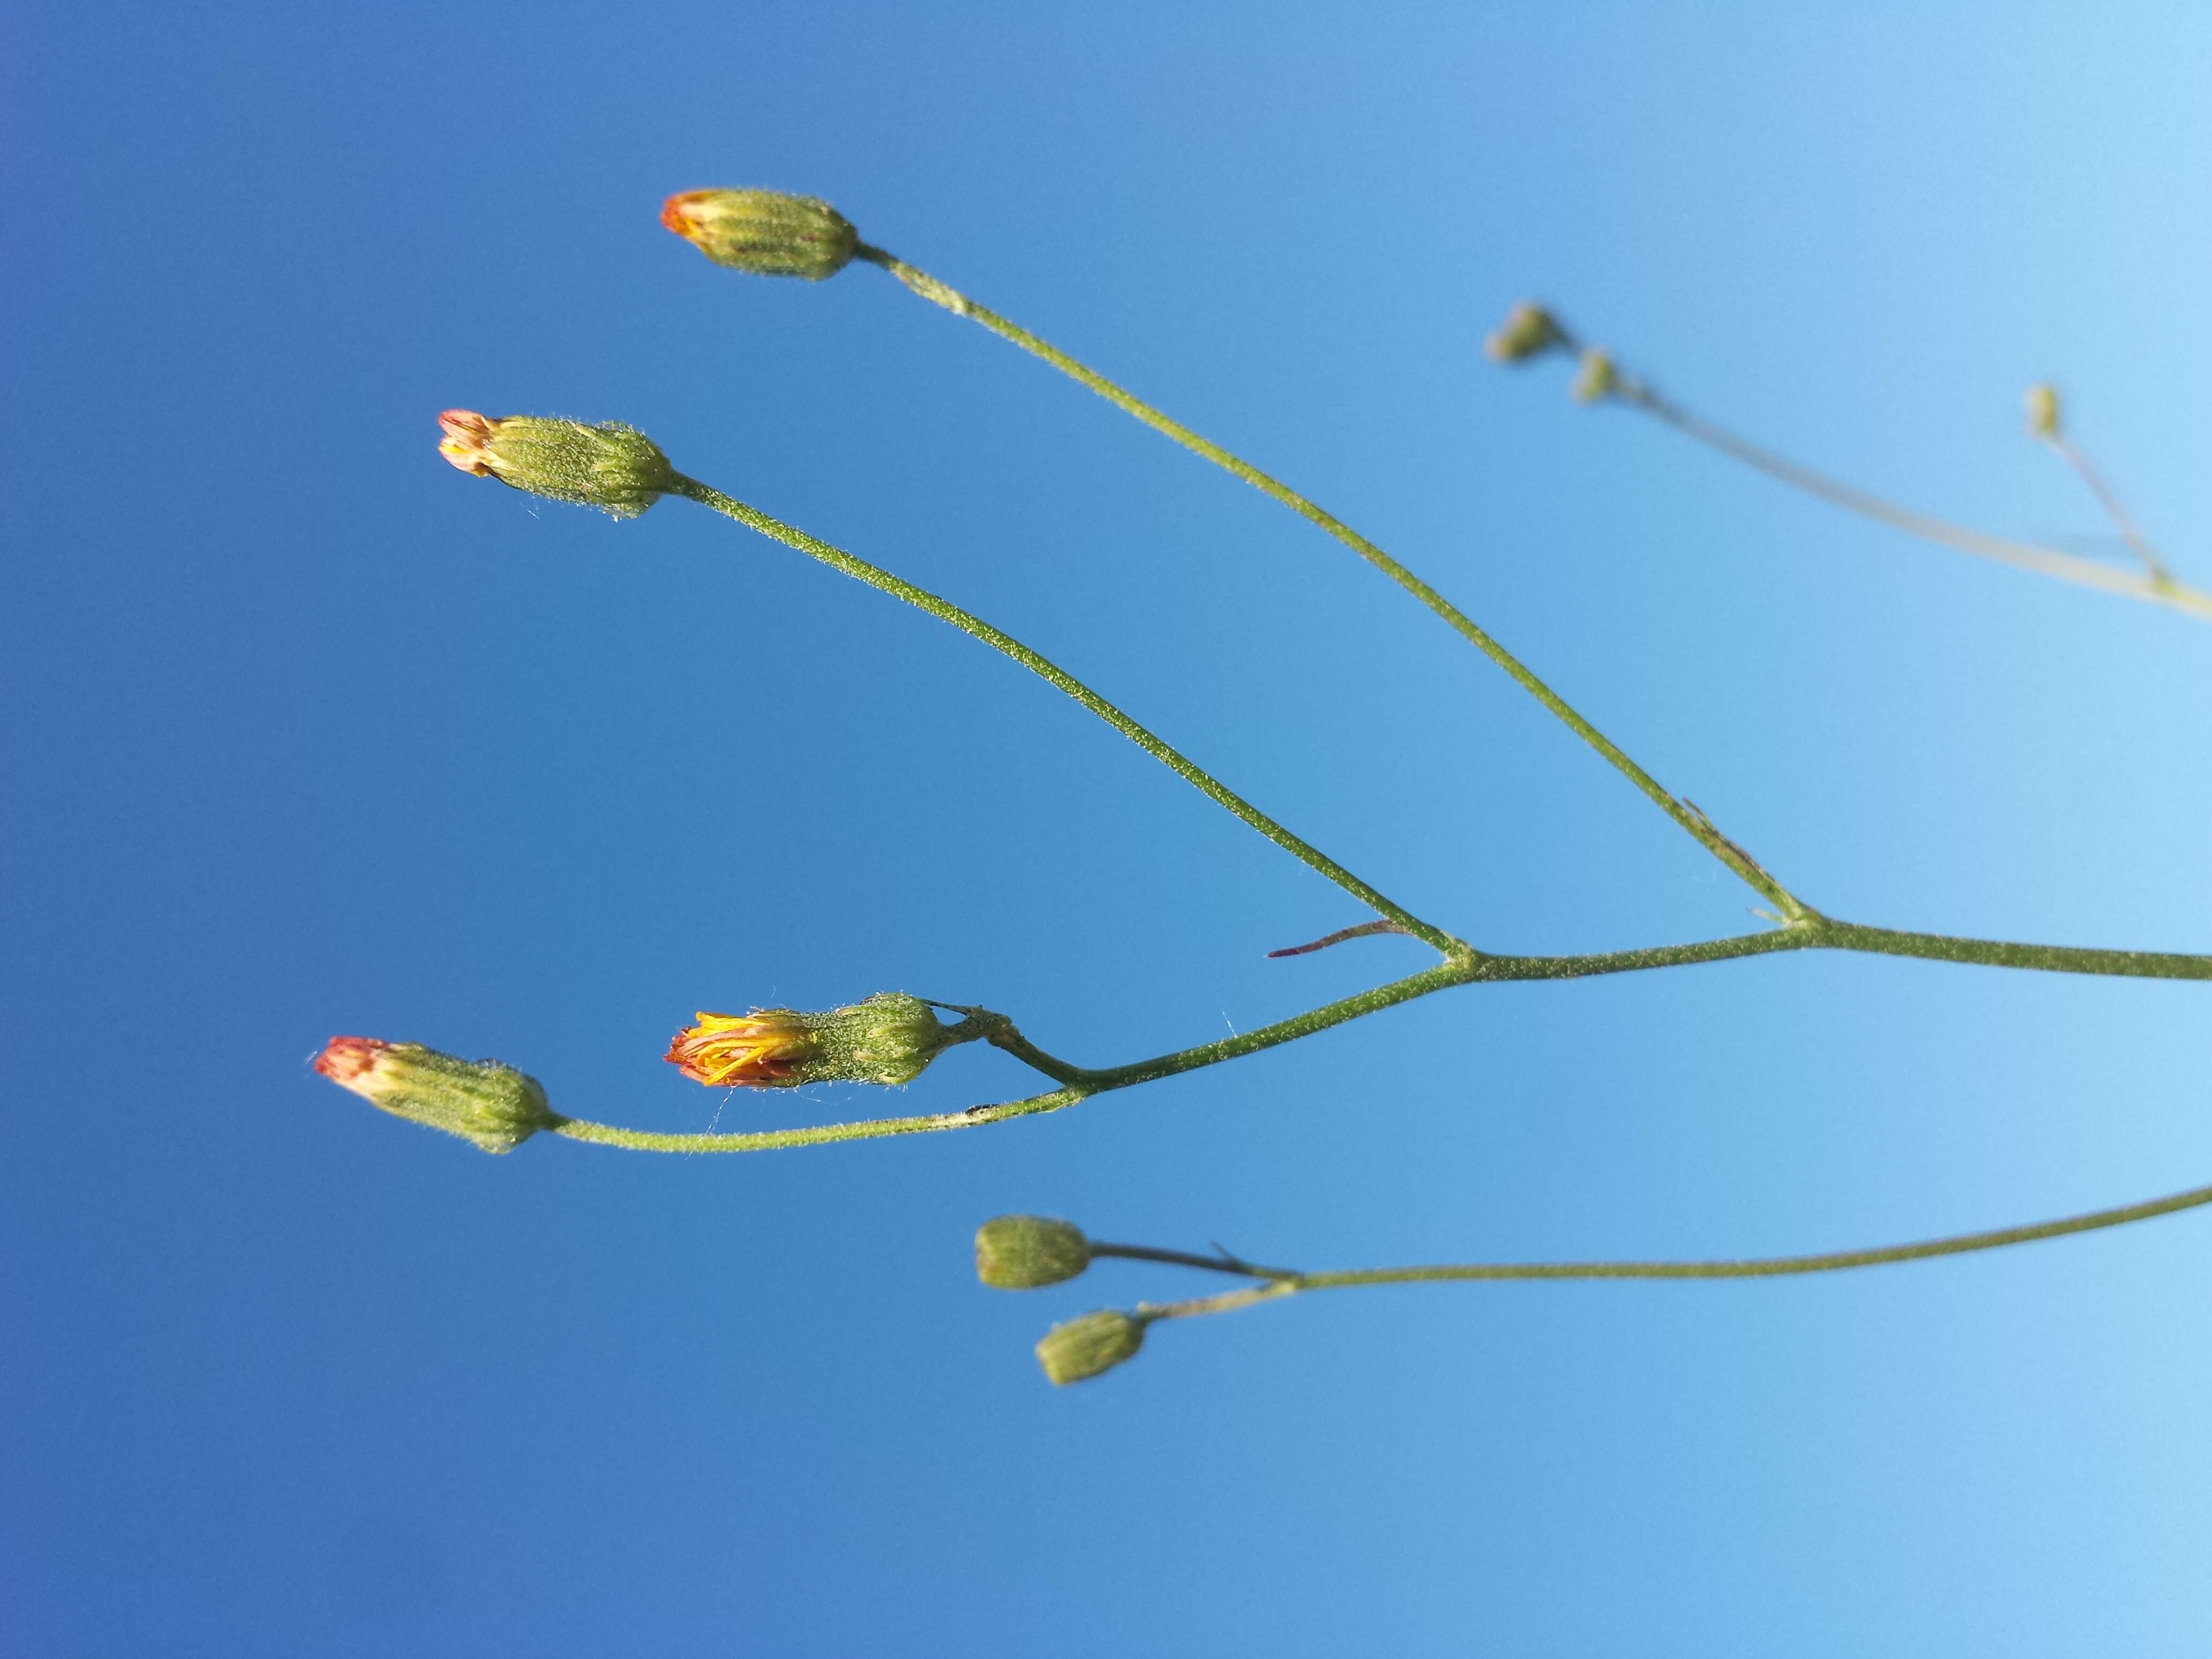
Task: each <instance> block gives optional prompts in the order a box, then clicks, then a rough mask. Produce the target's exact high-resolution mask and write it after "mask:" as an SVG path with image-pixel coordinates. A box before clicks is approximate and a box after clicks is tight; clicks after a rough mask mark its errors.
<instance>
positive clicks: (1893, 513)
mask: <svg viewBox="0 0 2212 1659" xmlns="http://www.w3.org/2000/svg"><path fill="white" fill-rule="evenodd" d="M1613 396H1614V397H1615V398H1617V399H1618V400H1619V401H1620V402H1621V403H1623V404H1626V405H1627V406H1628V407H1629V408H1631V409H1636V410H1642V411H1643V412H1644V413H1645V414H1647V415H1650V416H1653V417H1655V418H1656V419H1657V420H1660V421H1662V422H1665V423H1666V424H1667V425H1668V426H1671V427H1673V428H1674V429H1675V430H1676V431H1677V432H1680V433H1681V434H1683V435H1685V436H1686V437H1690V438H1693V439H1695V440H1696V441H1698V442H1699V443H1701V444H1704V445H1705V447H1707V448H1710V449H1715V450H1717V451H1719V452H1720V453H1722V454H1723V455H1726V456H1729V457H1730V458H1731V459H1735V460H1739V461H1741V462H1742V463H1743V464H1744V465H1746V466H1748V467H1751V468H1753V469H1754V470H1755V471H1760V472H1764V473H1765V475H1766V476H1767V477H1770V478H1775V479H1778V480H1779V481H1780V482H1782V483H1786V484H1788V485H1789V486H1790V488H1792V489H1802V490H1803V491H1804V492H1805V493H1806V494H1807V495H1812V496H1814V497H1817V498H1818V499H1819V500H1820V501H1826V502H1827V503H1829V504H1830V505H1831V506H1832V507H1842V508H1843V509H1844V511H1845V512H1848V513H1857V514H1858V515H1859V516H1860V517H1861V518H1864V519H1871V520H1874V521H1875V523H1876V524H1881V525H1887V526H1889V527H1890V528H1891V529H1892V530H1901V531H1903V532H1905V534H1906V535H1908V536H1917V537H1919V538H1921V539H1922V540H1923V541H1929V542H1936V543H1938V544H1941V545H1942V546H1945V547H1950V548H1955V549H1957V550H1959V551H1960V552H1961V553H1971V554H1973V555H1974V556H1976V557H1978V558H1984V559H1994V560H1996V562H1998V563H2000V564H2008V565H2012V566H2015V568H2019V569H2022V570H2033V571H2036V572H2038V573H2039V574H2042V575H2045V576H2055V577H2057V579H2058V580H2061V581H2069V582H2074V583H2076V584H2078V585H2079V586H2083V587H2093V588H2096V589H2098V590H2100V592H2106V593H2117V594H2118V595H2120V596H2121V597H2122V598H2124V599H2142V600H2145V601H2147V602H2148V603H2150V604H2152V605H2169V606H2171V607H2172V609H2174V610H2176V611H2183V612H2185V613H2186V614H2188V615H2190V616H2193V617H2212V593H2207V592H2203V590H2201V589H2199V588H2195V587H2191V586H2188V585H2186V584H2185V583H2183V582H2179V581H2176V580H2174V579H2173V578H2172V576H2170V575H2168V574H2166V569H2165V567H2164V566H2163V565H2161V564H2160V562H2158V557H2157V555H2155V554H2154V553H2151V552H2149V551H2148V549H2147V547H2146V546H2145V544H2142V542H2141V541H2140V538H2137V537H2136V536H2135V535H2134V534H2133V533H2132V532H2133V526H2132V525H2130V524H2129V523H2128V522H2127V518H2126V515H2125V514H2124V513H2120V514H2118V517H2119V519H2120V522H2121V525H2122V528H2123V530H2124V531H2126V532H2130V533H2129V539H2130V543H2132V544H2135V545H2136V549H2137V551H2138V552H2139V553H2141V554H2142V556H2143V558H2144V560H2145V562H2147V563H2148V565H2149V567H2150V568H2149V570H2148V573H2147V574H2146V573H2144V572H2140V571H2133V570H2116V569H2114V568H2112V566H2111V565H2108V564H2100V563H2099V562H2097V561H2096V560H2094V559H2085V558H2083V557H2081V556H2080V555H2079V554H2075V553H2063V552H2061V551H2059V550H2057V548H2053V547H2043V546H2039V545H2038V544H2035V543H2033V542H2015V541H2008V540H2007V539H2006V538H2003V537H2002V536H1991V535H1987V534H1985V533H1984V532H1981V531H1978V530H1973V529H1970V528H1968V527H1967V526H1965V525H1958V524H1953V523H1951V522H1949V521H1948V520H1944V519H1937V518H1933V517H1930V516H1929V514H1927V513H1916V512H1914V511H1912V509H1911V508H1910V507H1899V505H1898V504H1897V503H1896V502H1894V501H1885V500H1883V499H1882V498H1881V496H1879V495H1870V494H1869V493H1868V492H1867V491H1865V490H1863V489H1854V488H1852V487H1851V486H1850V484H1847V483H1840V482H1838V480H1836V479H1834V478H1831V477H1828V476H1827V475H1826V474H1825V473H1821V472H1816V471H1814V470H1813V469H1812V468H1810V467H1807V466H1800V465H1798V464H1797V463H1796V462H1795V461H1792V460H1789V459H1785V458H1784V457H1783V456H1780V455H1778V454H1776V453H1774V452H1773V451H1771V450H1770V449H1762V448H1761V447H1759V445H1757V444H1754V443H1753V442H1751V441H1749V440H1748V439H1745V438H1740V437H1738V436H1737V435H1735V433H1733V432H1730V431H1729V430H1727V429H1726V428H1723V427H1718V426H1715V425H1714V424H1713V423H1712V422H1711V421H1707V420H1705V419H1703V418H1701V417H1700V416H1696V415H1692V414H1691V413H1690V411H1689V410H1686V409H1684V408H1682V407H1681V406H1680V404H1675V403H1673V402H1671V401H1670V400H1668V398H1663V397H1662V396H1660V394H1659V393H1658V392H1655V391H1653V390H1652V389H1651V388H1650V386H1646V385H1644V383H1643V382H1642V381H1640V380H1636V379H1635V378H1634V377H1632V376H1630V375H1626V374H1624V375H1620V376H1619V377H1618V380H1617V382H1616V384H1615V386H1614V388H1613ZM2062 453H2064V452H2063V446H2062ZM2069 459H2074V458H2072V457H2071V456H2069ZM2075 465H2076V470H2077V471H2081V470H2082V469H2083V467H2084V465H2085V464H2083V463H2081V462H2079V461H2076V463H2075ZM2083 476H2084V477H2085V478H2087V480H2088V482H2089V483H2090V486H2091V488H2092V489H2096V490H2097V492H2098V495H2099V497H2100V499H2106V493H2105V491H2104V489H2103V488H2102V480H2100V479H2098V478H2097V477H2096V476H2095V475H2094V474H2093V473H2090V472H2087V471H2083ZM2106 506H2107V507H2114V508H2116V507H2117V503H2116V502H2113V501H2110V500H2106Z"/></svg>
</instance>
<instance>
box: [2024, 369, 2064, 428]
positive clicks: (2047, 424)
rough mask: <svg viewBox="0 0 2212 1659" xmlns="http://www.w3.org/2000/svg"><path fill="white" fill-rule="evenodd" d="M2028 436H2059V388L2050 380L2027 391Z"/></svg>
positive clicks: (2040, 381)
mask: <svg viewBox="0 0 2212 1659" xmlns="http://www.w3.org/2000/svg"><path fill="white" fill-rule="evenodd" d="M2027 435H2028V436H2029V437H2031V438H2056V437H2057V435H2058V388H2057V386H2053V385H2051V382H2050V381H2048V380H2039V381H2037V382H2036V383H2035V384H2034V385H2033V386H2030V387H2028V389H2027Z"/></svg>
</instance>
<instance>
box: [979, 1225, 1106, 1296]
mask: <svg viewBox="0 0 2212 1659" xmlns="http://www.w3.org/2000/svg"><path fill="white" fill-rule="evenodd" d="M1090 1265H1091V1241H1090V1240H1089V1239H1087V1238H1085V1237H1084V1236H1083V1229H1082V1228H1080V1227H1079V1226H1077V1225H1075V1224H1074V1223H1073V1222H1072V1221H1054V1220H1053V1219H1052V1218H1050V1217H1048V1216H1041V1215H1000V1216H994V1217H992V1218H991V1219H989V1220H988V1221H987V1222H985V1223H984V1224H983V1225H981V1226H980V1227H978V1228H977V1229H976V1230H975V1277H976V1278H978V1279H981V1280H982V1281H983V1282H984V1283H985V1284H986V1285H990V1286H991V1287H992V1288H993V1289H994V1290H1000V1291H1034V1290H1037V1289H1039V1288H1041V1287H1042V1286H1043V1285H1057V1284H1059V1283H1060V1281H1061V1280H1063V1279H1073V1278H1074V1277H1075V1276H1076V1274H1078V1273H1081V1272H1082V1271H1083V1270H1084V1269H1085V1267H1089V1266H1090Z"/></svg>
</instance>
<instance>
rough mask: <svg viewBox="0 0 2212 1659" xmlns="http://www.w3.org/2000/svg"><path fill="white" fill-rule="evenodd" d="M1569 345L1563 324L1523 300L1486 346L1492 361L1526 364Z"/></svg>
mask: <svg viewBox="0 0 2212 1659" xmlns="http://www.w3.org/2000/svg"><path fill="white" fill-rule="evenodd" d="M1566 343H1567V337H1566V335H1565V333H1564V332H1563V331H1561V330H1560V328H1559V321H1558V319H1556V318H1554V317H1553V315H1552V313H1550V312H1548V311H1547V310H1545V309H1544V307H1541V306H1540V305H1537V304H1535V303H1534V301H1528V300H1523V301H1522V302H1521V303H1520V304H1519V305H1517V306H1516V307H1513V309H1512V310H1510V311H1509V312H1507V313H1505V320H1504V322H1502V323H1500V324H1499V325H1498V328H1497V331H1495V332H1494V333H1492V335H1491V337H1489V338H1488V339H1486V340H1485V341H1484V342H1483V343H1482V349H1483V350H1484V351H1485V352H1486V353H1487V354H1488V356H1489V357H1490V360H1491V361H1492V362H1498V363H1525V362H1528V360H1529V359H1530V358H1531V357H1541V356H1543V355H1544V353H1546V352H1547V351H1550V350H1553V349H1556V348H1558V347H1559V346H1563V345H1565V344H1566Z"/></svg>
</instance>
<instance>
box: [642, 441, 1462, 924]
mask: <svg viewBox="0 0 2212 1659" xmlns="http://www.w3.org/2000/svg"><path fill="white" fill-rule="evenodd" d="M675 490H676V493H677V494H678V495H685V496H688V497H690V499H691V500H692V501H697V502H698V503H700V505H702V507H712V508H713V509H714V511H715V512H717V513H721V514H722V515H723V516H724V517H726V518H731V519H735V520H737V521H738V523H739V524H742V525H744V526H748V527H749V528H750V529H754V530H757V531H759V532H761V534H763V536H768V537H772V538H774V539H775V540H777V541H780V542H781V543H782V544H784V545H785V546H787V547H793V548H796V549H798V550H799V551H800V552H801V553H804V554H805V555H806V556H808V557H810V558H814V559H819V560H820V561H821V562H823V564H826V565H828V566H829V568H831V569H833V570H836V571H840V572H842V573H843V574H845V575H848V576H850V577H852V578H853V579H854V580H855V581H862V582H866V583H867V584H868V586H871V587H873V588H877V589H879V590H880V591H882V592H885V593H889V594H890V595H891V597H892V598H894V599H903V600H905V601H906V603H907V604H908V605H913V606H915V608H916V609H918V610H921V611H927V612H928V613H929V614H930V615H931V616H933V617H936V618H937V619H938V620H939V621H940V622H946V623H951V624H952V626H953V627H955V628H957V629H959V630H960V631H961V632H962V633H963V634H970V635H974V636H975V638H977V639H979V640H981V641H983V643H984V644H986V645H987V646H989V647H991V648H992V649H993V650H994V651H997V652H1000V653H1003V654H1004V655H1006V656H1008V657H1011V658H1012V659H1014V660H1015V661H1016V662H1018V663H1019V664H1020V665H1022V666H1023V667H1024V668H1026V669H1028V670H1029V671H1030V672H1031V673H1032V674H1035V675H1036V677H1037V678H1039V679H1042V680H1043V681H1044V682H1045V683H1046V684H1048V685H1053V686H1055V687H1057V688H1058V689H1059V690H1062V691H1065V692H1066V694H1067V695H1068V696H1071V697H1073V698H1074V699H1075V701H1076V702H1079V703H1081V704H1082V705H1083V706H1084V707H1085V708H1088V709H1089V710H1090V711H1091V713H1092V714H1096V715H1097V716H1098V718H1099V719H1100V720H1104V721H1105V722H1106V724H1107V725H1109V726H1112V727H1113V728H1114V729H1115V731H1116V732H1120V733H1121V735H1122V736H1123V737H1125V738H1128V740H1129V741H1130V742H1132V743H1133V744H1136V745H1137V747H1138V748H1139V749H1141V750H1144V751H1145V752H1146V754H1148V755H1150V756H1152V758H1153V759H1155V760H1157V761H1158V762H1159V763H1161V764H1162V765H1164V766H1165V767H1166V768H1167V769H1169V770H1170V771H1171V772H1173V773H1174V774H1175V775H1176V776H1177V777H1179V778H1181V779H1182V780H1183V781H1184V782H1186V783H1188V784H1189V785H1190V786H1191V787H1193V788H1194V789H1197V790H1198V791H1200V793H1203V794H1205V795H1206V796H1207V797H1208V798H1209V799H1212V800H1214V801H1216V802H1218V803H1219V804H1220V805H1223V806H1225V807H1226V808H1227V809H1228V810H1229V811H1231V812H1232V813H1234V814H1235V815H1236V816H1237V817H1240V818H1242V819H1243V821H1244V822H1245V823H1248V824H1249V825H1251V826H1252V828H1253V829H1257V830H1258V831H1259V832H1260V833H1261V835H1263V836H1266V837H1267V839H1268V840H1269V841H1272V842H1274V843H1275V845H1276V846H1278V847H1279V848H1282V849H1283V850H1284V851H1285V852H1286V853H1288V854H1291V857H1293V858H1295V859H1297V860H1298V861H1299V862H1300V863H1302V864H1304V865H1306V866H1309V867H1310V868H1311V869H1314V870H1316V871H1318V872H1321V873H1322V875H1324V876H1326V877H1328V878H1329V879H1330V880H1331V881H1333V882H1334V883H1335V884H1337V885H1338V886H1340V887H1341V888H1343V889H1344V890H1345V891H1346V892H1347V893H1350V894H1351V895H1352V896H1353V897H1354V898H1357V899H1358V900H1359V901H1360V902H1362V903H1364V904H1366V905H1368V906H1370V908H1374V909H1376V910H1378V911H1380V912H1381V913H1382V914H1383V915H1386V916H1388V917H1389V918H1390V919H1391V920H1392V921H1395V922H1396V923H1397V924H1398V925H1399V926H1400V927H1403V928H1404V929H1405V930H1406V931H1407V933H1411V934H1413V936H1414V937H1415V938H1416V939H1420V940H1422V941H1423V942H1424V943H1425V944H1427V945H1431V946H1433V947H1434V948H1435V949H1437V950H1438V951H1443V953H1444V954H1445V955H1446V956H1448V957H1460V956H1465V955H1468V953H1469V952H1470V951H1471V950H1472V948H1473V947H1471V946H1469V945H1467V944H1466V943H1465V942H1464V941H1462V940H1460V939H1454V938H1453V937H1452V936H1451V935H1450V934H1449V933H1446V932H1444V931H1443V929H1442V928H1441V927H1431V925H1430V924H1429V923H1427V922H1425V921H1422V920H1421V919H1420V918H1419V916H1417V915H1414V914H1413V912H1412V911H1410V910H1408V909H1407V908H1405V907H1404V906H1402V905H1401V904H1398V903H1395V902H1393V901H1392V900H1390V899H1388V898H1386V897H1384V896H1383V895H1382V894H1381V893H1379V892H1377V891H1376V890H1375V889H1374V888H1372V887H1370V886H1369V885H1368V884H1366V883H1365V882H1364V881H1362V880H1360V878H1358V877H1357V876H1355V875H1353V874H1352V872H1351V871H1349V870H1347V869H1346V868H1345V867H1344V866H1342V865H1340V864H1339V863H1338V862H1337V861H1336V860H1334V859H1332V858H1330V857H1329V856H1328V854H1325V853H1323V852H1322V851H1321V849H1320V848H1316V847H1315V846H1313V845H1312V844H1311V843H1310V842H1306V841H1304V840H1302V839H1301V838H1299V837H1298V836H1294V835H1292V834H1291V832H1290V831H1289V830H1288V829H1285V828H1284V827H1283V826H1282V825H1281V824H1279V823H1276V822H1275V820H1274V819H1273V818H1271V817H1268V816H1267V814H1266V813H1265V812H1262V811H1261V810H1260V809H1259V808H1258V807H1256V806H1255V805H1252V804H1251V802H1249V801H1248V800H1246V799H1244V798H1243V796H1242V795H1240V794H1238V793H1236V791H1234V790H1232V789H1231V788H1230V787H1228V786H1227V785H1225V784H1224V783H1222V782H1220V781H1218V779H1216V778H1215V777H1214V776H1213V775H1212V774H1211V773H1210V772H1207V771H1206V769H1204V768H1202V767H1200V765H1199V764H1198V763H1196V762H1194V761H1193V760H1190V759H1189V758H1188V757H1186V756H1184V755H1183V754H1182V753H1181V752H1180V751H1178V750H1176V749H1174V748H1172V747H1170V745H1169V744H1166V743H1165V742H1164V741H1163V740H1162V739H1160V738H1158V737H1157V736H1155V735H1154V734H1153V733H1152V732H1150V731H1149V730H1147V729H1146V727H1144V726H1140V725H1139V724H1138V723H1137V722H1136V721H1135V720H1132V719H1131V718H1130V717H1129V716H1128V715H1127V714H1123V713H1122V712H1121V710H1120V709H1119V708H1115V706H1114V705H1113V704H1112V703H1110V702H1107V701H1106V699H1105V698H1103V697H1102V696H1099V695H1098V694H1097V692H1096V691H1093V690H1091V688H1090V687H1089V686H1087V685H1085V684H1084V683H1083V682H1082V681H1081V680H1079V679H1077V678H1075V676H1074V675H1073V674H1071V673H1069V672H1067V671H1066V670H1065V669H1063V668H1060V667H1059V666H1058V665H1055V664H1054V663H1051V662H1049V661H1048V660H1046V659H1044V658H1043V657H1042V656H1040V655H1038V654H1037V653H1036V652H1034V651H1032V650H1030V648H1029V647H1027V646H1025V645H1024V644H1023V643H1022V642H1021V641H1019V640H1018V639H1015V638H1014V637H1013V636H1012V635H1010V634H1006V633H1004V632H1002V631H1001V630H1000V629H996V628H994V627H992V626H991V624H990V623H987V622H985V621H984V620H983V619H982V618H981V617H978V616H975V615H974V614H973V613H972V612H969V611H963V610H962V609H961V608H960V607H959V606H958V605H954V604H953V603H952V602H951V600H949V599H940V598H939V596H938V595H936V594H934V593H932V592H929V591H928V590H927V588H923V587H917V586H915V585H914V584H913V583H912V582H910V581H908V580H905V578H903V577H901V576H895V575H893V574H891V573H890V571H888V570H885V569H884V568H881V567H880V566H878V565H872V564H870V563H869V562H867V561H866V559H861V558H856V557H854V556H853V555H852V554H850V553H848V552H846V551H845V550H843V549H842V548H838V547H832V546H831V545H830V544H829V543H828V542H825V541H823V540H821V539H820V538H817V537H814V536H810V535H808V534H807V533H806V532H805V531H803V530H800V529H799V528H797V527H796V526H793V525H787V524H786V523H784V522H783V520H781V519H777V518H773V517H771V516H770V515H769V514H768V513H763V512H762V511H761V510H760V509H759V508H757V507H748V506H746V505H745V504H744V502H743V501H738V500H737V499H736V498H734V497H733V496H729V495H724V494H723V493H722V492H721V491H720V490H719V489H714V488H713V487H712V486H711V485H708V484H703V483H700V482H699V481H698V480H697V479H696V478H687V477H683V476H681V475H678V477H677V479H676V483H675Z"/></svg>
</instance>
